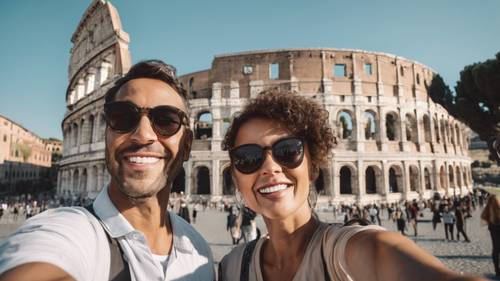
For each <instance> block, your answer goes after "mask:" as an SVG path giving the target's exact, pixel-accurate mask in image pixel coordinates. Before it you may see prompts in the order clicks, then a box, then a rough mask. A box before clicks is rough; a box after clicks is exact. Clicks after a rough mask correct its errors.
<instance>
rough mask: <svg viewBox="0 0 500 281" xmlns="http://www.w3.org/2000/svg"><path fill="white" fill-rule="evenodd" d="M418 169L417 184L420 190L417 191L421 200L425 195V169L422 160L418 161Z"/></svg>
mask: <svg viewBox="0 0 500 281" xmlns="http://www.w3.org/2000/svg"><path fill="white" fill-rule="evenodd" d="M418 169H419V173H418V175H419V177H420V179H419V182H420V190H417V192H418V194H419V198H420V199H423V198H424V193H425V167H424V163H423V162H422V160H418Z"/></svg>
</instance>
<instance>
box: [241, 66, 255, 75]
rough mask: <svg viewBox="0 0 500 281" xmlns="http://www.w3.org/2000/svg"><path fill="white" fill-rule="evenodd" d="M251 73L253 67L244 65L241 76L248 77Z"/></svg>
mask: <svg viewBox="0 0 500 281" xmlns="http://www.w3.org/2000/svg"><path fill="white" fill-rule="evenodd" d="M252 73H253V67H252V66H251V65H248V64H245V65H244V66H243V74H246V75H250V74H252Z"/></svg>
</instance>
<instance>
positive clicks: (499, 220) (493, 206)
mask: <svg viewBox="0 0 500 281" xmlns="http://www.w3.org/2000/svg"><path fill="white" fill-rule="evenodd" d="M488 191H489V192H490V196H488V203H486V207H484V210H483V212H482V213H481V219H482V220H483V221H484V222H486V223H487V224H488V230H489V231H490V235H491V242H492V244H493V251H492V253H491V255H492V257H493V266H494V268H495V274H496V276H497V277H499V276H500V267H499V259H498V255H499V254H500V199H499V198H498V197H497V195H496V194H499V193H500V188H490V189H489V190H488Z"/></svg>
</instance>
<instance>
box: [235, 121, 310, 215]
mask: <svg viewBox="0 0 500 281" xmlns="http://www.w3.org/2000/svg"><path fill="white" fill-rule="evenodd" d="M290 136H292V135H291V134H290V132H288V131H287V130H286V129H285V128H283V127H282V126H281V125H280V124H279V123H277V122H275V121H271V120H268V119H261V118H254V119H250V120H249V121H247V122H246V123H244V124H243V125H242V126H241V127H240V129H239V131H238V134H237V136H236V141H235V147H238V146H240V145H243V144H257V145H259V146H261V147H270V146H272V145H273V144H274V143H275V142H276V141H278V140H281V139H283V138H286V137H290ZM304 146H305V147H304V159H303V160H302V162H301V164H300V165H299V166H298V167H296V168H293V169H288V168H286V167H283V166H281V165H280V164H279V163H277V162H276V161H275V160H274V159H273V157H272V156H271V151H270V150H267V151H266V154H265V159H264V162H263V164H262V166H261V167H260V168H259V169H258V170H257V171H255V172H253V173H250V174H244V173H241V172H240V171H238V170H237V169H235V168H234V167H233V168H232V171H233V176H234V181H235V183H236V186H237V187H238V189H239V190H240V192H241V193H242V195H243V198H244V200H245V203H246V204H247V206H248V207H249V208H250V209H252V210H254V211H255V212H257V213H259V214H262V215H263V216H264V217H266V218H270V219H284V218H287V217H289V216H291V215H293V214H295V213H297V212H301V211H306V212H309V211H310V210H309V205H308V202H307V197H308V194H309V182H310V179H309V171H310V155H309V150H308V148H307V145H304Z"/></svg>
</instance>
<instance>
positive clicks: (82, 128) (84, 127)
mask: <svg viewBox="0 0 500 281" xmlns="http://www.w3.org/2000/svg"><path fill="white" fill-rule="evenodd" d="M87 126H88V124H87V120H85V118H82V119H81V120H80V144H86V143H87V139H86V135H87V134H86V133H87V132H86V131H87Z"/></svg>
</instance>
